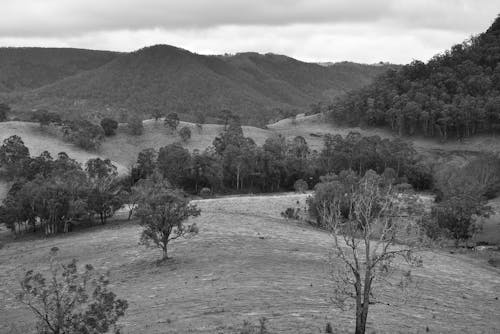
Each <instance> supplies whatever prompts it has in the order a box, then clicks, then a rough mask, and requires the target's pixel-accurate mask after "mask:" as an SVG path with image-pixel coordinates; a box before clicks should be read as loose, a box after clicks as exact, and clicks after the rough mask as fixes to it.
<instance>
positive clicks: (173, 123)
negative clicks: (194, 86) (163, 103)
mask: <svg viewBox="0 0 500 334" xmlns="http://www.w3.org/2000/svg"><path fill="white" fill-rule="evenodd" d="M179 122H180V120H179V115H177V113H176V112H171V113H169V114H168V115H167V116H166V117H165V121H164V123H165V126H166V127H167V128H168V129H169V130H170V131H172V132H173V131H175V130H177V127H178V126H179Z"/></svg>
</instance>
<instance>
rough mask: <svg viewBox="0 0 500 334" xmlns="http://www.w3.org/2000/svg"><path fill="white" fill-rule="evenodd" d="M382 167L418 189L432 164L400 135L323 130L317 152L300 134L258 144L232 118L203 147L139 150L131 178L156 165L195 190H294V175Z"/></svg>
mask: <svg viewBox="0 0 500 334" xmlns="http://www.w3.org/2000/svg"><path fill="white" fill-rule="evenodd" d="M386 168H392V169H393V170H394V172H395V174H396V177H398V178H401V179H402V180H401V182H410V183H412V184H413V185H414V186H415V187H416V188H418V189H429V188H430V187H431V184H432V176H431V174H430V170H429V169H428V168H426V167H425V166H423V165H420V164H418V163H417V161H416V154H415V151H414V149H413V147H412V146H411V144H410V143H407V142H404V141H402V140H398V139H397V140H389V139H381V138H380V137H378V136H372V137H363V136H361V135H360V134H359V133H356V132H352V133H349V134H348V135H347V136H346V137H342V136H340V135H326V136H325V138H324V148H323V149H322V150H321V151H319V152H318V151H315V150H311V149H310V148H309V146H308V144H307V141H306V140H305V139H304V138H303V137H301V136H297V137H295V138H292V139H289V140H287V139H286V138H285V137H283V136H281V135H275V136H272V137H270V138H268V139H266V141H265V142H264V144H263V145H262V146H258V145H256V144H255V142H254V141H253V140H252V139H251V138H248V137H245V136H244V135H243V130H242V128H241V126H240V125H239V123H238V122H234V121H232V122H229V124H228V125H227V127H226V129H225V130H224V131H223V132H222V133H221V134H220V135H219V136H217V137H216V138H215V139H214V141H213V146H211V147H209V148H207V149H206V150H205V151H203V152H200V151H198V150H195V151H194V152H193V153H191V152H189V151H188V150H187V149H185V148H184V147H182V145H180V144H178V143H175V144H170V145H167V146H165V147H162V148H160V149H159V150H158V151H156V150H154V149H146V150H143V151H142V152H140V153H139V155H138V158H137V163H136V164H135V166H134V168H133V169H132V173H131V184H134V183H135V182H137V180H140V179H144V178H147V177H149V176H151V175H152V174H153V173H154V171H155V170H158V171H159V172H160V173H162V175H163V176H164V177H165V178H166V179H168V180H169V182H171V183H172V184H173V185H175V186H177V187H181V188H184V189H185V190H187V191H190V192H194V193H199V192H200V190H201V189H203V188H210V189H211V190H212V192H218V193H220V192H233V191H236V192H275V191H283V190H293V189H294V188H295V183H296V182H297V181H298V180H302V181H303V182H301V187H300V189H301V191H302V190H304V188H307V187H308V188H312V187H313V186H314V185H315V184H316V183H317V182H318V181H319V178H320V176H321V175H325V174H327V173H331V172H335V173H338V172H340V171H342V170H346V169H350V170H354V171H356V172H359V173H364V171H366V170H368V169H373V170H375V171H377V172H379V173H381V172H383V171H384V170H385V169H386ZM304 183H305V184H304ZM306 186H307V187H306Z"/></svg>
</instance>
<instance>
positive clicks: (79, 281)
mask: <svg viewBox="0 0 500 334" xmlns="http://www.w3.org/2000/svg"><path fill="white" fill-rule="evenodd" d="M54 253H55V250H53V251H52V254H51V259H50V270H49V276H48V277H45V276H44V275H43V274H42V273H39V272H34V271H33V270H29V271H27V272H26V273H25V274H24V277H23V279H22V280H21V292H20V293H19V294H18V300H19V301H20V302H21V303H23V304H24V305H26V306H27V307H28V308H29V310H30V311H31V312H32V313H33V315H34V316H35V318H36V320H37V333H40V334H42V333H43V334H49V333H51V334H60V333H67V334H77V333H88V334H98V333H108V332H109V331H110V330H113V332H115V333H119V330H118V327H117V326H116V323H117V321H118V319H119V318H121V317H123V316H124V314H125V311H126V310H127V308H128V303H127V301H126V300H124V299H119V298H117V296H116V294H115V293H113V292H112V291H110V290H109V284H110V282H109V279H108V277H107V276H106V275H103V274H100V273H98V272H97V271H96V270H95V269H94V267H93V266H92V265H90V264H87V265H85V267H84V270H83V272H81V271H79V270H78V266H77V261H76V260H73V261H71V262H69V263H66V264H62V263H59V262H58V261H57V259H56V258H55V254H54Z"/></svg>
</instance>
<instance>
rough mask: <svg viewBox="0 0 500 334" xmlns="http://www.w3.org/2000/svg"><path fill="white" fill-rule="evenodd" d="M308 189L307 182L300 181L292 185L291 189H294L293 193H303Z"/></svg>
mask: <svg viewBox="0 0 500 334" xmlns="http://www.w3.org/2000/svg"><path fill="white" fill-rule="evenodd" d="M308 188H309V186H308V185H307V182H306V181H304V180H302V179H298V180H297V181H295V183H294V184H293V189H295V191H296V192H298V193H305V192H306V191H307V189H308Z"/></svg>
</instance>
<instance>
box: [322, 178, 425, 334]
mask: <svg viewBox="0 0 500 334" xmlns="http://www.w3.org/2000/svg"><path fill="white" fill-rule="evenodd" d="M334 182H335V183H336V184H335V185H334V187H333V188H334V189H336V190H335V194H334V196H332V197H331V198H330V199H329V200H328V201H327V200H325V201H324V202H323V203H322V204H321V205H320V208H319V212H320V215H321V218H322V222H323V224H325V227H326V228H328V229H329V231H330V232H331V236H332V239H333V252H332V255H333V256H332V260H333V262H334V263H333V266H332V268H333V275H332V277H333V280H334V286H335V287H334V296H333V301H334V302H335V303H336V304H337V305H338V306H340V307H342V308H345V307H346V306H349V303H348V301H349V300H352V299H354V301H355V309H356V331H355V333H356V334H362V333H365V330H366V321H367V316H368V309H369V305H370V304H372V303H374V300H372V298H373V289H374V285H375V284H376V283H385V282H388V280H387V275H389V274H392V273H395V269H396V268H398V267H399V269H401V265H402V264H403V263H407V264H409V265H420V264H421V259H420V257H418V256H416V254H415V251H417V250H419V249H420V248H421V247H422V246H423V242H422V233H421V232H420V224H419V223H418V219H416V216H417V215H420V212H421V209H422V207H421V205H420V204H419V200H418V198H417V197H416V196H415V195H412V194H411V193H401V192H398V191H396V190H395V189H394V187H393V186H392V185H391V184H390V182H387V180H384V179H383V178H382V177H381V176H380V175H378V174H376V173H375V172H373V171H368V172H367V173H366V174H365V176H364V177H363V178H361V179H359V178H358V179H353V178H352V177H346V178H345V179H338V180H336V181H334ZM397 258H400V259H403V260H404V262H401V261H396V259H397ZM339 260H340V262H341V265H339V263H338V262H339ZM403 273H404V274H403V278H409V277H410V273H411V270H410V271H408V270H406V271H403ZM401 282H403V281H401ZM403 284H404V283H403ZM351 305H352V304H351Z"/></svg>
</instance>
